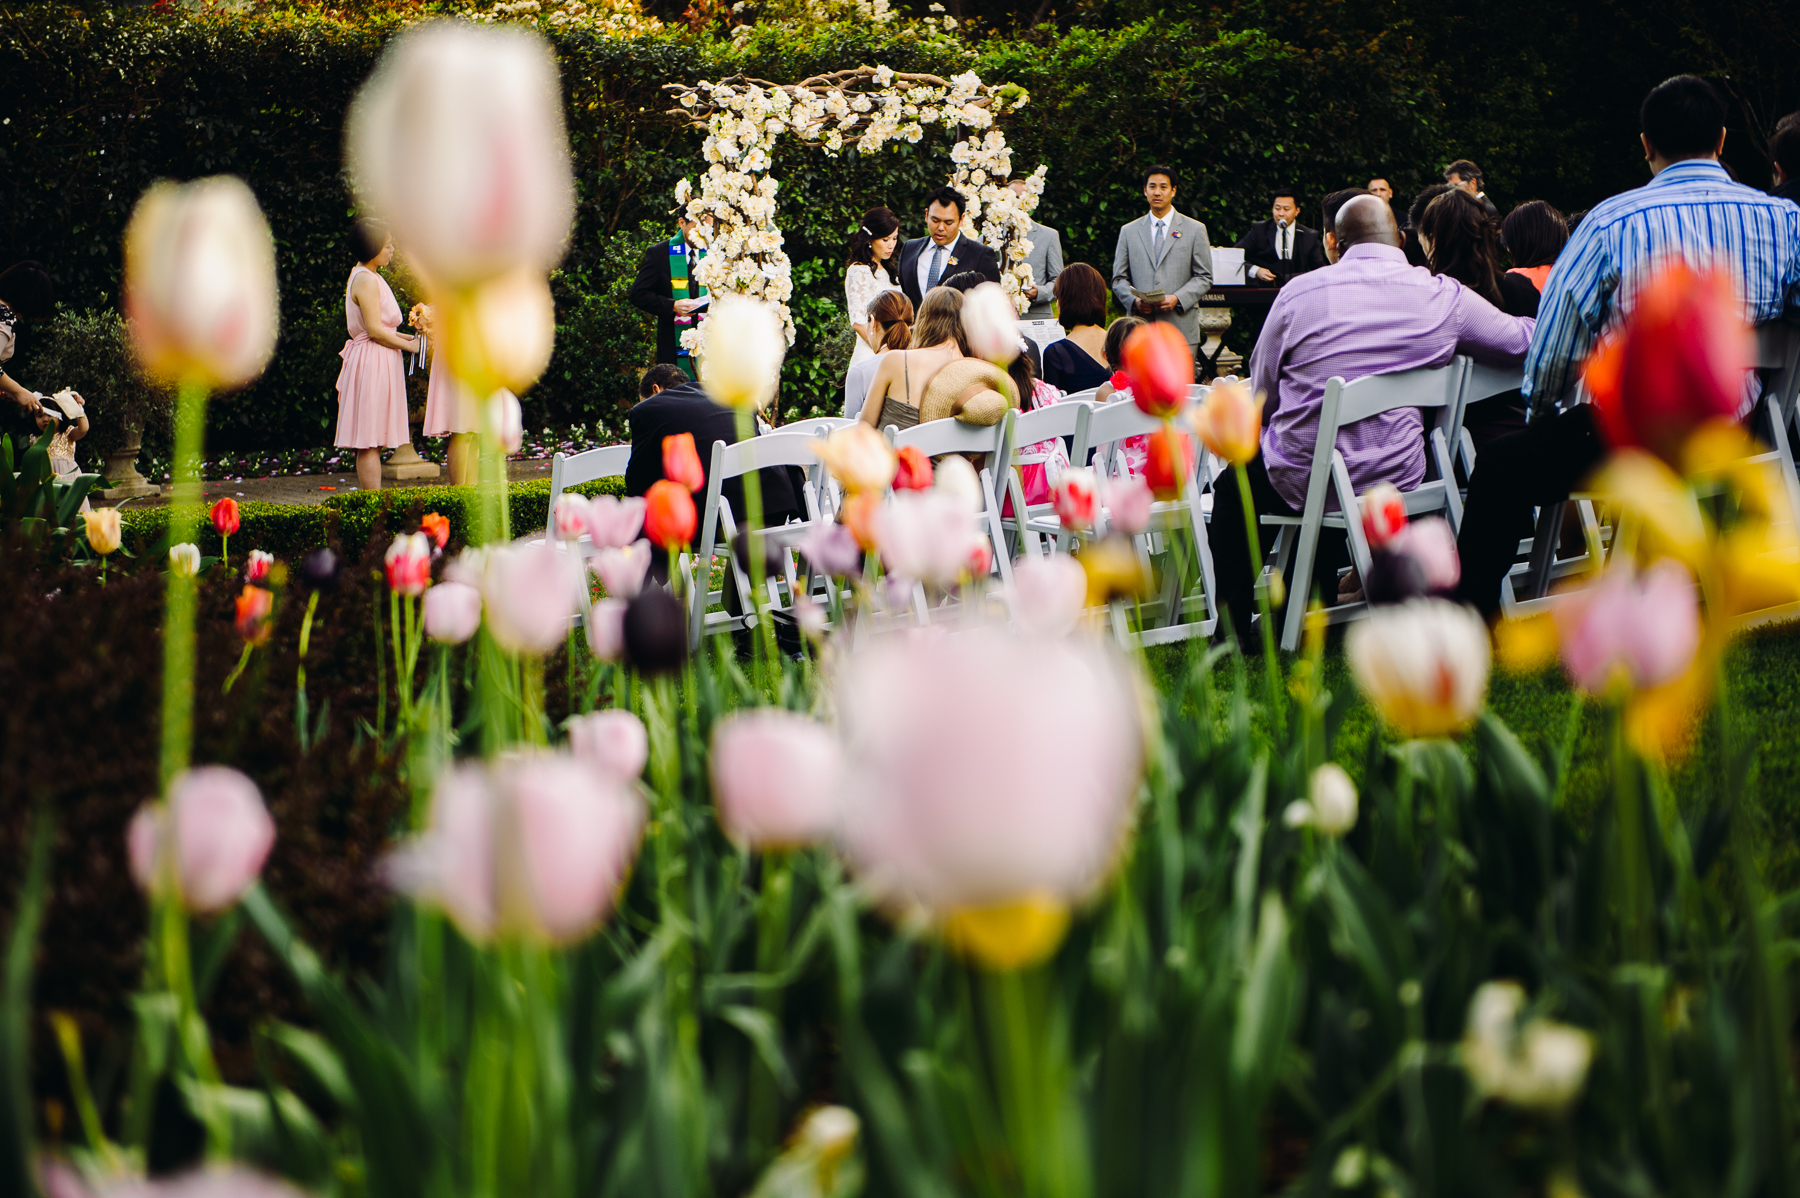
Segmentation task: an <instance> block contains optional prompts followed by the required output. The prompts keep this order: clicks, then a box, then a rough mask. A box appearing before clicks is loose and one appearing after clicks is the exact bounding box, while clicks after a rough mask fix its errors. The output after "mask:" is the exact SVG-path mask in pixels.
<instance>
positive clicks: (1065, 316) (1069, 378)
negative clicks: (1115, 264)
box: [1043, 262, 1112, 392]
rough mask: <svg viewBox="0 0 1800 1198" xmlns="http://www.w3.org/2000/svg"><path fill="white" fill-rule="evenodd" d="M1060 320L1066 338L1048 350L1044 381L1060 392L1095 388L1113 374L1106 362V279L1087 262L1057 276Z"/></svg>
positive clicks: (1070, 265)
mask: <svg viewBox="0 0 1800 1198" xmlns="http://www.w3.org/2000/svg"><path fill="white" fill-rule="evenodd" d="M1056 319H1057V321H1058V322H1059V323H1060V324H1061V325H1062V327H1063V339H1062V340H1061V341H1056V342H1052V343H1051V345H1050V347H1049V348H1048V349H1046V350H1045V351H1044V371H1043V378H1044V382H1046V383H1048V384H1050V385H1051V386H1052V387H1055V388H1056V389H1057V390H1059V391H1063V392H1074V391H1091V390H1092V389H1093V388H1095V387H1098V386H1099V385H1100V384H1102V383H1104V382H1105V381H1106V380H1107V379H1108V378H1109V377H1110V376H1111V375H1112V367H1110V366H1108V365H1107V364H1106V279H1105V278H1104V277H1102V275H1101V274H1100V272H1099V271H1097V270H1095V269H1094V268H1093V267H1091V266H1089V265H1088V264H1087V263H1085V262H1071V263H1069V264H1068V265H1067V266H1065V267H1063V272H1062V273H1061V274H1059V275H1057V276H1056Z"/></svg>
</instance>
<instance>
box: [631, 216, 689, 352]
mask: <svg viewBox="0 0 1800 1198" xmlns="http://www.w3.org/2000/svg"><path fill="white" fill-rule="evenodd" d="M670 215H671V216H673V217H674V218H675V224H676V233H675V236H673V237H671V238H669V240H667V241H659V242H657V243H656V244H655V245H653V246H651V247H650V248H649V249H647V250H645V251H644V257H643V259H642V260H641V261H639V262H638V269H637V278H636V279H635V280H633V282H632V284H631V292H630V294H629V296H628V298H629V299H630V300H631V306H632V307H634V308H636V309H638V310H639V311H641V312H648V313H649V314H650V315H652V316H654V317H656V360H657V361H658V362H670V363H673V364H674V365H676V366H679V367H681V368H682V369H683V370H684V371H686V372H687V374H688V377H689V378H692V377H694V360H693V358H692V357H691V356H690V355H689V353H688V349H687V347H686V346H684V345H683V344H681V334H682V333H684V332H686V331H687V330H689V329H692V328H696V327H698V326H699V324H700V322H701V321H702V320H704V319H705V318H706V312H705V308H706V304H707V295H706V288H705V287H702V286H701V285H700V280H699V279H698V278H696V277H695V275H696V273H697V272H698V268H699V265H700V263H701V262H702V261H703V260H704V259H705V258H706V250H705V248H704V247H703V245H702V239H701V237H700V224H699V222H698V221H692V220H689V219H688V218H687V209H686V208H685V207H677V208H676V209H675V210H674V211H673V212H671V213H670Z"/></svg>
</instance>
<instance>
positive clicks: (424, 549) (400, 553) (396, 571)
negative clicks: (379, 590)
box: [383, 532, 431, 598]
mask: <svg viewBox="0 0 1800 1198" xmlns="http://www.w3.org/2000/svg"><path fill="white" fill-rule="evenodd" d="M383 561H384V564H385V566H386V569H387V584H388V588H389V589H390V590H394V591H398V592H399V593H400V594H402V595H408V596H412V597H414V598H417V597H418V596H420V595H423V594H424V593H425V590H426V588H427V587H429V586H430V585H431V542H430V541H428V540H426V539H425V534H424V533H422V532H415V533H412V534H410V535H409V534H407V533H401V534H400V535H399V536H397V537H395V538H394V541H393V544H391V545H389V546H388V548H387V556H386V557H385V558H384V559H383Z"/></svg>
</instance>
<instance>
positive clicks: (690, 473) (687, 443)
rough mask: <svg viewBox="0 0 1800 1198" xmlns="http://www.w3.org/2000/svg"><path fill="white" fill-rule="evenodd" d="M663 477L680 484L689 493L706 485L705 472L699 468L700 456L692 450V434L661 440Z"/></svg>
mask: <svg viewBox="0 0 1800 1198" xmlns="http://www.w3.org/2000/svg"><path fill="white" fill-rule="evenodd" d="M663 477H664V478H666V479H670V480H672V481H674V482H678V483H680V484H681V485H682V486H684V487H686V488H687V489H688V490H690V491H698V490H699V489H700V488H701V487H704V486H705V485H706V471H704V470H702V469H701V468H700V454H699V452H698V451H697V450H695V448H694V434H692V433H682V434H681V435H679V436H675V437H664V438H663Z"/></svg>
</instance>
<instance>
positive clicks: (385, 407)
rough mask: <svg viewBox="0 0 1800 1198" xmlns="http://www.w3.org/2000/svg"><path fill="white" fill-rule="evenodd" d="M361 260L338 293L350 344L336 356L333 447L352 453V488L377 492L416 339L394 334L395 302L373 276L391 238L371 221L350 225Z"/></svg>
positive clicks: (399, 422) (398, 426) (398, 423)
mask: <svg viewBox="0 0 1800 1198" xmlns="http://www.w3.org/2000/svg"><path fill="white" fill-rule="evenodd" d="M355 237H356V246H357V253H358V255H359V256H361V258H362V261H361V262H359V263H358V264H357V266H356V269H355V270H352V271H351V272H350V283H349V285H348V286H347V287H345V289H344V323H345V325H346V326H347V327H348V329H349V332H350V340H348V341H346V342H345V343H344V351H343V353H342V354H341V355H340V356H341V357H342V358H343V359H344V368H343V370H341V371H339V372H338V381H337V392H338V425H337V444H338V445H339V446H340V447H342V448H344V449H354V450H355V451H356V483H357V485H358V486H360V487H361V488H362V489H363V490H365V491H379V490H380V489H381V451H382V449H383V448H384V447H388V448H391V447H393V446H396V445H404V444H406V443H407V442H408V441H409V440H410V439H411V438H410V435H409V434H408V433H407V431H406V363H405V360H404V358H403V357H402V356H401V355H402V354H403V353H405V352H408V351H410V352H413V353H417V352H418V350H419V339H418V338H417V337H403V336H401V335H400V332H399V329H400V301H399V300H397V299H395V298H394V290H393V288H391V287H389V286H388V285H387V280H386V279H384V278H382V277H381V276H380V275H378V274H376V273H375V272H376V271H378V270H380V269H381V268H382V267H384V266H386V265H387V264H388V263H389V262H391V261H393V259H394V239H393V238H392V237H390V236H389V235H388V230H387V226H386V225H385V224H382V223H381V222H380V221H376V220H360V221H357V222H356V235H355Z"/></svg>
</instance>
